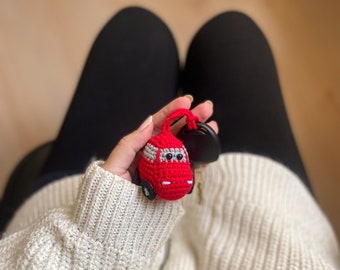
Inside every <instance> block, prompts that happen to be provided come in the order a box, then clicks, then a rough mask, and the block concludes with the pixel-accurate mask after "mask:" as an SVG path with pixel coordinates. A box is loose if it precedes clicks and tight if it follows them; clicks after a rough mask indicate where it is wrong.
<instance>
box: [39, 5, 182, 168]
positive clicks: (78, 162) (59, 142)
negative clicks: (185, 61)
mask: <svg viewBox="0 0 340 270" xmlns="http://www.w3.org/2000/svg"><path fill="white" fill-rule="evenodd" d="M178 62H179V60H178V55H177V49H176V45H175V42H174V39H173V37H172V35H171V33H170V31H169V29H168V28H167V27H166V26H165V24H164V23H163V22H162V21H161V20H160V19H159V18H157V17H156V16H155V15H153V14H152V13H150V12H148V11H146V10H144V9H141V8H127V9H124V10H122V11H121V12H119V13H118V14H117V15H115V16H114V17H113V18H112V19H111V20H110V21H109V22H108V23H107V24H106V26H105V27H104V28H103V30H102V31H101V32H100V34H99V36H98V37H97V39H96V41H95V43H94V45H93V47H92V49H91V51H90V54H89V56H88V59H87V61H86V64H85V67H84V70H83V73H82V75H81V78H80V81H79V84H78V87H77V89H76V92H75V95H74V98H73V100H72V102H71V105H70V107H69V110H68V112H67V115H66V118H65V120H64V123H63V125H62V128H61V130H60V133H59V135H58V137H57V139H56V141H55V143H54V147H53V149H52V152H51V154H50V156H49V158H48V160H47V163H46V165H45V167H44V169H43V171H42V174H49V173H53V172H56V171H58V172H65V171H67V172H80V171H82V170H83V169H84V168H85V167H86V165H87V164H88V162H89V161H90V159H91V158H92V157H96V158H106V157H107V155H108V154H109V153H110V151H111V149H112V148H113V147H114V145H115V144H116V143H117V142H118V140H119V139H120V138H121V137H122V136H123V135H125V134H127V133H129V132H130V131H132V130H133V129H134V128H135V127H136V126H137V125H138V124H139V123H140V122H141V121H142V120H143V118H145V117H146V116H147V115H150V114H151V113H152V112H154V111H155V110H156V109H158V108H159V107H161V106H162V105H163V104H165V103H167V102H168V101H169V100H171V99H173V98H174V97H175V96H176V91H177V84H178V82H177V81H178Z"/></svg>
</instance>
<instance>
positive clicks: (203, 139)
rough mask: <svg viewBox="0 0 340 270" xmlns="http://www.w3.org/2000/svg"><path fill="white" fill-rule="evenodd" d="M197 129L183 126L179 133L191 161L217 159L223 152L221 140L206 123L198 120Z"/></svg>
mask: <svg viewBox="0 0 340 270" xmlns="http://www.w3.org/2000/svg"><path fill="white" fill-rule="evenodd" d="M196 124H197V129H195V130H189V129H188V126H187V125H185V126H184V127H182V129H181V130H180V132H179V133H178V135H177V138H178V139H180V140H181V141H182V142H183V144H184V146H185V148H186V149H187V151H188V154H189V158H190V162H192V163H195V164H202V163H209V162H213V161H216V160H217V159H218V156H219V155H220V153H221V145H220V140H219V139H218V136H217V134H216V133H215V131H214V130H213V129H212V128H211V127H210V126H208V125H207V124H205V123H202V122H197V123H196Z"/></svg>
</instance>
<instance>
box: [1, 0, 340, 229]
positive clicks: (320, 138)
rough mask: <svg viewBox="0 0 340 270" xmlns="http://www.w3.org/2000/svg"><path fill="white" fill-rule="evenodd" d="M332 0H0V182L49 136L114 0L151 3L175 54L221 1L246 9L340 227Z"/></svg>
mask: <svg viewBox="0 0 340 270" xmlns="http://www.w3.org/2000/svg"><path fill="white" fill-rule="evenodd" d="M339 3H340V2H339V1H336V0H328V1H327V3H326V2H325V1H307V0H301V1H295V0H286V1H275V0H274V1H265V0H255V1H254V0H253V1H246V0H239V1H231V0H229V1H228V0H226V1H219V0H216V1H211V0H210V1H208V0H163V1H159V0H148V1H146V0H139V1H137V0H136V1H127V0H125V1H123V0H115V1H113V0H106V1H105V0H87V1H80V0H72V1H66V0H65V1H62V0H61V1H56V0H51V1H43V0H31V1H19V0H0V164H1V167H0V168H1V169H0V192H1V191H2V190H3V187H4V185H5V183H6V179H7V177H8V175H9V174H10V172H11V170H12V169H13V167H14V166H15V164H16V163H17V162H18V161H19V160H20V158H21V157H22V156H23V155H24V154H25V153H27V152H28V151H29V150H31V149H32V148H34V147H35V146H37V145H39V144H41V143H43V142H46V141H48V140H51V139H53V138H54V137H55V136H56V133H57V130H58V128H59V126H60V124H61V121H62V119H63V116H64V114H65V111H66V109H67V106H68V103H69V101H70V99H71V96H72V93H73V90H74V89H75V87H76V84H77V80H78V77H79V74H80V72H81V70H82V65H83V63H84V61H85V59H86V55H87V52H88V50H89V48H90V46H91V43H92V42H93V40H94V38H95V36H96V34H97V33H98V31H99V30H100V28H101V27H102V26H103V25H104V24H105V22H106V21H107V20H108V19H109V18H110V17H111V16H112V14H114V13H115V12H117V11H118V10H119V9H120V8H121V7H124V6H126V5H130V4H133V5H134V4H137V5H141V6H144V7H147V8H149V9H151V10H153V11H155V12H156V13H157V14H159V16H161V17H162V18H163V19H164V21H165V22H166V23H167V24H168V25H169V27H170V28H171V30H172V31H173V33H174V35H175V38H176V39H177V42H178V48H179V50H180V55H181V59H182V60H183V59H184V57H185V52H186V50H187V47H188V44H189V42H190V40H191V38H192V36H193V35H194V33H195V31H196V30H197V29H198V28H199V27H200V26H201V25H202V23H204V22H205V21H206V20H208V19H209V18H211V17H212V16H213V15H215V14H217V13H220V12H222V11H225V10H239V11H243V12H245V13H247V14H248V15H250V16H251V17H253V18H254V20H255V21H256V22H257V23H258V24H259V25H260V27H261V28H262V29H263V31H264V32H265V34H266V35H267V37H268V39H269V42H270V43H271V45H272V48H273V51H274V55H275V57H276V61H277V65H278V69H279V73H280V79H281V84H282V88H283V91H284V98H285V101H286V103H287V108H288V113H289V115H290V117H291V121H292V125H293V129H294V132H295V135H296V138H297V141H298V144H299V147H300V150H301V153H302V156H303V159H304V161H305V163H306V167H307V170H308V173H309V175H310V178H311V181H312V184H313V186H314V189H315V191H316V194H317V197H318V200H319V202H320V204H321V206H322V208H323V209H324V210H325V212H326V213H327V215H328V216H329V218H330V219H331V221H332V223H333V225H334V227H335V228H336V230H337V231H338V235H340V196H338V193H339V191H340V143H339V138H340V136H339V134H340V117H339V116H340V74H339V73H340V53H339V48H340V22H339V19H338V14H339V13H340V4H339Z"/></svg>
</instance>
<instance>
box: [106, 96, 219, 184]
mask: <svg viewBox="0 0 340 270" xmlns="http://www.w3.org/2000/svg"><path fill="white" fill-rule="evenodd" d="M192 100H193V98H192V97H191V96H184V97H179V98H176V99H174V100H173V101H171V102H170V103H169V104H168V105H166V106H165V107H163V108H162V109H161V110H159V111H158V112H157V113H155V114H154V115H152V116H149V117H148V118H147V119H146V120H145V121H144V123H143V124H142V125H141V126H140V127H139V128H138V129H137V130H135V131H134V132H132V133H130V134H129V135H127V136H125V137H123V138H122V139H121V140H120V142H119V143H118V145H117V146H116V147H115V148H114V149H113V150H112V152H111V154H110V156H109V158H108V159H107V160H106V162H105V163H104V164H103V165H102V168H103V169H104V170H107V171H109V172H111V173H112V174H115V175H118V176H120V177H122V178H124V179H127V180H130V181H131V180H132V178H133V177H134V172H135V170H136V168H137V164H138V160H139V158H140V150H141V149H142V148H143V147H144V146H145V144H146V143H147V142H148V140H149V139H150V138H151V137H152V136H154V135H156V134H157V133H159V132H160V130H161V126H162V124H163V122H164V121H165V119H166V118H167V117H168V115H169V114H170V113H171V112H172V111H173V110H175V109H178V108H186V109H190V107H191V102H192ZM192 112H193V113H194V114H195V115H197V116H198V117H199V119H200V120H201V121H202V122H205V121H206V120H207V119H209V118H210V116H211V115H212V114H213V105H212V103H211V102H209V101H206V102H203V103H201V104H199V105H197V106H196V107H195V108H194V109H192ZM184 124H185V119H182V120H180V121H178V122H177V123H176V124H175V125H174V126H173V127H172V132H173V134H177V133H178V131H179V130H180V129H181V127H182V126H183V125H184ZM208 125H209V126H211V127H212V128H213V129H214V131H215V132H216V133H217V132H218V126H217V123H216V122H215V121H211V122H209V123H208Z"/></svg>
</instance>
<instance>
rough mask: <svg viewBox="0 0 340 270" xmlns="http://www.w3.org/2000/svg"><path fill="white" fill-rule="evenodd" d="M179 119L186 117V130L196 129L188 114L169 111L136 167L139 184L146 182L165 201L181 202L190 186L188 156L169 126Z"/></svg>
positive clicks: (194, 117) (190, 174)
mask: <svg viewBox="0 0 340 270" xmlns="http://www.w3.org/2000/svg"><path fill="white" fill-rule="evenodd" d="M182 116H186V122H187V124H188V128H189V129H197V126H196V121H198V120H199V119H198V117H197V116H195V115H194V114H193V113H192V112H191V111H190V110H188V109H177V110H175V111H173V112H172V113H171V114H170V115H169V117H168V118H167V120H165V121H164V123H163V125H162V129H161V132H160V133H159V134H158V135H156V136H154V137H152V138H151V139H150V140H149V141H148V143H147V144H146V146H145V147H144V151H143V155H142V157H141V159H140V162H139V165H138V170H139V177H140V180H141V183H143V181H144V182H145V181H147V182H149V184H150V185H149V186H151V188H152V189H153V190H154V191H155V193H156V194H157V195H158V196H159V197H160V198H162V199H165V200H177V199H180V198H182V197H183V196H184V195H186V194H187V193H189V192H190V191H191V190H192V188H193V185H194V181H193V175H192V171H191V168H190V160H189V156H188V153H187V151H186V149H185V147H184V145H183V143H182V141H180V140H179V139H177V138H176V137H175V136H174V135H173V134H172V133H171V126H170V125H171V122H173V121H174V120H175V119H178V118H179V117H182ZM142 186H143V185H142ZM144 194H145V192H144ZM149 199H150V198H149ZM151 199H152V198H151Z"/></svg>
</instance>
